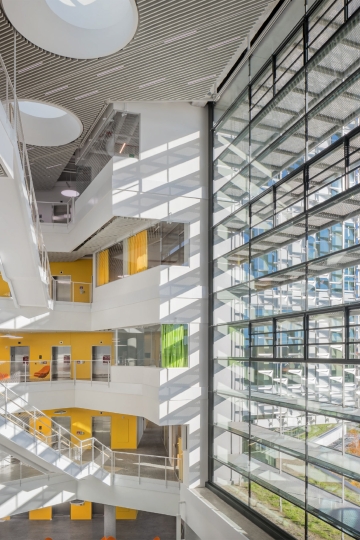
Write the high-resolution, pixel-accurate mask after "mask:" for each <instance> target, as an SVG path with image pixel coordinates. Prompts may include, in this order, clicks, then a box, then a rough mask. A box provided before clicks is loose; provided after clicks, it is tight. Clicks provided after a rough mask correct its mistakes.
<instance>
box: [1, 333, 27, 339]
mask: <svg viewBox="0 0 360 540" xmlns="http://www.w3.org/2000/svg"><path fill="white" fill-rule="evenodd" d="M0 337H2V338H9V339H22V338H23V337H22V336H13V335H12V334H4V335H3V336H0Z"/></svg>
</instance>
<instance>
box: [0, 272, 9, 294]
mask: <svg viewBox="0 0 360 540" xmlns="http://www.w3.org/2000/svg"><path fill="white" fill-rule="evenodd" d="M4 296H10V288H9V285H8V283H7V282H6V281H4V280H3V278H2V275H1V274H0V297H4Z"/></svg>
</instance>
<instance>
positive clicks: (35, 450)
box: [0, 416, 111, 484]
mask: <svg viewBox="0 0 360 540" xmlns="http://www.w3.org/2000/svg"><path fill="white" fill-rule="evenodd" d="M0 445H1V447H2V448H4V449H6V450H7V451H8V453H9V454H10V455H14V456H16V457H17V458H18V459H20V460H23V461H25V462H26V463H29V464H32V465H33V466H34V468H35V469H38V470H40V471H42V472H49V473H58V472H62V473H64V474H67V475H69V476H72V477H73V478H75V479H77V480H80V479H81V478H85V477H86V476H88V475H92V476H94V477H95V478H97V479H98V480H101V481H102V482H105V483H107V484H110V480H111V475H110V474H109V473H107V472H106V471H105V470H104V469H102V468H101V467H100V466H99V465H97V464H96V463H94V462H91V463H87V464H85V465H78V464H77V463H75V462H74V461H72V460H71V459H69V458H68V457H66V456H63V455H61V454H60V453H59V452H58V451H57V450H55V449H53V448H51V447H50V446H48V445H47V444H45V443H44V442H42V441H41V440H39V439H38V438H37V437H34V436H32V435H31V434H30V433H27V432H26V431H25V430H23V429H21V427H20V426H18V425H16V424H15V423H14V422H12V421H11V420H9V419H7V420H5V418H4V417H2V416H0Z"/></svg>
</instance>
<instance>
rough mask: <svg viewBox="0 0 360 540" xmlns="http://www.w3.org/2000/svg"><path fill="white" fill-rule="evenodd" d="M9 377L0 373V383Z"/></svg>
mask: <svg viewBox="0 0 360 540" xmlns="http://www.w3.org/2000/svg"><path fill="white" fill-rule="evenodd" d="M9 378H10V375H8V374H7V373H0V381H4V380H5V379H9Z"/></svg>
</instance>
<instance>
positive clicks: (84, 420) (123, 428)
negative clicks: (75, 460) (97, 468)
mask: <svg viewBox="0 0 360 540" xmlns="http://www.w3.org/2000/svg"><path fill="white" fill-rule="evenodd" d="M101 412H102V414H101ZM101 412H100V411H95V410H90V409H77V408H69V409H66V410H65V412H64V413H62V414H55V409H53V410H49V411H44V414H46V415H47V416H50V417H52V418H53V420H54V422H56V418H59V417H60V416H70V418H71V433H72V435H75V436H76V437H77V438H78V439H80V440H86V439H90V437H92V417H93V416H110V417H111V448H112V449H113V450H127V449H132V450H133V449H136V448H137V417H136V416H129V415H126V414H115V413H109V412H105V411H101ZM78 431H82V432H83V435H81V434H78V433H77V432H78Z"/></svg>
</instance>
